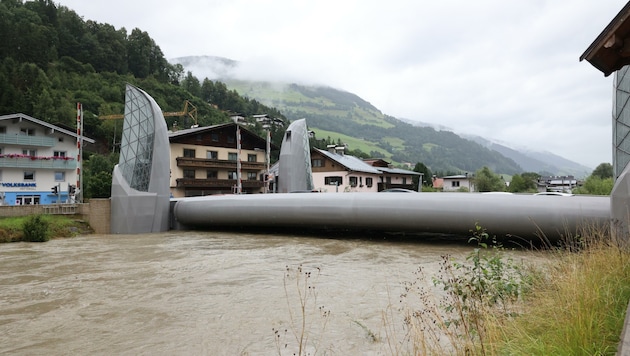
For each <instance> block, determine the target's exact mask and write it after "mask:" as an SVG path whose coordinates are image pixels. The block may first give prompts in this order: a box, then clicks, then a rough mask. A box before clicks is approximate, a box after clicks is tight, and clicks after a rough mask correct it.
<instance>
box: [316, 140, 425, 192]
mask: <svg viewBox="0 0 630 356" xmlns="http://www.w3.org/2000/svg"><path fill="white" fill-rule="evenodd" d="M344 151H345V147H343V146H331V147H329V148H328V149H327V150H321V149H317V148H314V149H313V150H312V151H311V167H312V170H313V183H314V186H315V190H317V191H320V192H326V193H341V192H380V191H383V190H386V189H392V188H403V189H413V182H412V179H413V177H414V176H418V175H420V173H417V172H413V171H408V170H404V169H400V168H392V167H391V166H390V164H389V163H387V162H385V161H384V160H368V161H363V160H361V159H359V158H357V157H354V156H351V155H346V154H345V153H344Z"/></svg>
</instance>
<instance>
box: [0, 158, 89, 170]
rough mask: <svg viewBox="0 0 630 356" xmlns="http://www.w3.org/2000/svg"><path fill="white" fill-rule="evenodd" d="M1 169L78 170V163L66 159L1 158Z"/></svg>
mask: <svg viewBox="0 0 630 356" xmlns="http://www.w3.org/2000/svg"><path fill="white" fill-rule="evenodd" d="M0 168H33V169H59V170H65V169H76V168H77V161H76V160H74V159H72V160H70V159H69V160H65V159H32V158H30V157H17V158H11V157H0Z"/></svg>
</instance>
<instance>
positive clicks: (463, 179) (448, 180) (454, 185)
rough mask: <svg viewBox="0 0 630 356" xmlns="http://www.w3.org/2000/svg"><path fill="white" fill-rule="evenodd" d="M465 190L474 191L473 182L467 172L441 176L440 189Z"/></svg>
mask: <svg viewBox="0 0 630 356" xmlns="http://www.w3.org/2000/svg"><path fill="white" fill-rule="evenodd" d="M462 190H466V191H468V192H474V191H475V184H474V182H473V179H472V178H471V177H468V174H457V175H454V176H446V177H442V191H444V192H457V191H462Z"/></svg>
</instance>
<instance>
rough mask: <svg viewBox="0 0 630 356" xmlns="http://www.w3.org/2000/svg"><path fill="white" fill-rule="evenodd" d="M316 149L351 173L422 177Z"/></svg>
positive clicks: (353, 157) (414, 173) (411, 172)
mask: <svg viewBox="0 0 630 356" xmlns="http://www.w3.org/2000/svg"><path fill="white" fill-rule="evenodd" d="M314 149H315V150H317V152H319V153H321V154H322V155H324V156H326V157H328V158H330V159H331V160H333V161H335V162H337V163H339V164H340V165H342V166H344V167H346V168H347V169H348V170H349V171H353V172H365V173H373V174H381V173H389V174H408V175H418V176H419V175H420V173H418V172H414V171H408V170H406V169H401V168H389V167H375V166H372V165H370V164H368V163H367V162H365V161H364V160H362V159H359V158H357V157H355V156H350V155H346V154H339V153H333V152H330V151H326V150H321V149H319V148H314Z"/></svg>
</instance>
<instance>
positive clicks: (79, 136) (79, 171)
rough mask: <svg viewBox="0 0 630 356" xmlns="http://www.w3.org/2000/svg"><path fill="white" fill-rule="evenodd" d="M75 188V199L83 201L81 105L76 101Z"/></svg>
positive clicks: (79, 201) (78, 201)
mask: <svg viewBox="0 0 630 356" xmlns="http://www.w3.org/2000/svg"><path fill="white" fill-rule="evenodd" d="M77 150H78V152H77V189H78V190H79V191H78V192H77V193H76V195H75V201H76V202H77V203H81V202H82V201H83V198H82V196H83V177H82V174H83V169H82V168H83V167H82V166H83V161H82V160H81V158H82V156H83V105H81V103H77Z"/></svg>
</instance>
